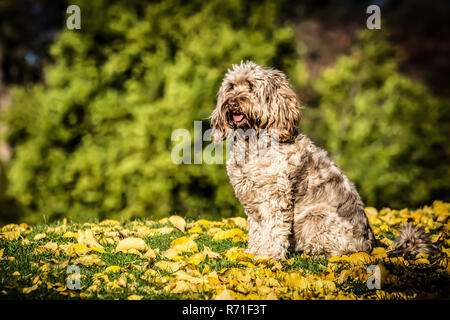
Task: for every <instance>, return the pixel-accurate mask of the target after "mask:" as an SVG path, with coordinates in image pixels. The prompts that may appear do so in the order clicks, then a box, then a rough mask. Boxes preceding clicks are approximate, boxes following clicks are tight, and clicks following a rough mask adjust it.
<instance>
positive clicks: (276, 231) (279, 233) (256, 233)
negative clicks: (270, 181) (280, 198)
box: [246, 201, 293, 259]
mask: <svg viewBox="0 0 450 320" xmlns="http://www.w3.org/2000/svg"><path fill="white" fill-rule="evenodd" d="M292 221H293V212H292V210H291V208H290V206H288V207H286V206H284V207H283V206H280V205H279V203H277V202H273V201H271V202H270V203H265V206H264V207H263V208H261V219H260V220H258V221H256V220H255V219H254V218H250V217H249V246H248V249H247V250H246V252H248V253H252V254H255V255H267V256H269V257H272V258H274V259H282V258H284V257H285V255H286V253H287V251H288V248H289V235H290V234H291V231H292Z"/></svg>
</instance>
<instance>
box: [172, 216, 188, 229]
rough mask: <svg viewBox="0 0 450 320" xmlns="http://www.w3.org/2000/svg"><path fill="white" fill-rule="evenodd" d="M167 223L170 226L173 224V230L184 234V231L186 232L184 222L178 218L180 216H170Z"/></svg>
mask: <svg viewBox="0 0 450 320" xmlns="http://www.w3.org/2000/svg"><path fill="white" fill-rule="evenodd" d="M169 222H170V223H171V224H173V226H174V227H175V228H177V229H178V230H180V231H181V232H185V230H186V220H184V219H183V218H182V217H180V216H170V217H169Z"/></svg>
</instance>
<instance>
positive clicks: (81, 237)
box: [77, 229, 103, 249]
mask: <svg viewBox="0 0 450 320" xmlns="http://www.w3.org/2000/svg"><path fill="white" fill-rule="evenodd" d="M77 239H78V243H81V244H84V245H85V246H86V247H88V248H94V247H95V248H102V249H103V246H102V245H101V244H99V243H98V242H97V240H96V239H95V234H94V232H93V231H92V230H90V229H87V230H84V231H83V230H79V231H78V238H77Z"/></svg>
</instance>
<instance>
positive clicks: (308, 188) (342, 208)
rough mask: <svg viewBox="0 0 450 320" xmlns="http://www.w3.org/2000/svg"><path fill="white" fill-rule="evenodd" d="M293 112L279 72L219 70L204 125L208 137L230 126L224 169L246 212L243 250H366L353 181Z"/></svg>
mask: <svg viewBox="0 0 450 320" xmlns="http://www.w3.org/2000/svg"><path fill="white" fill-rule="evenodd" d="M299 119H300V107H299V104H298V101H297V98H296V95H295V93H294V92H293V90H292V89H291V87H290V85H289V82H288V80H287V79H286V77H285V75H284V74H283V73H282V72H280V71H278V70H274V69H266V68H263V67H261V66H259V65H257V64H255V63H253V62H245V63H241V64H240V65H233V68H232V70H229V71H228V73H227V74H226V75H225V78H224V80H223V83H222V85H221V87H220V89H219V93H218V99H217V106H216V108H215V110H214V111H213V113H212V115H211V125H212V128H213V129H214V130H213V140H214V141H215V142H217V141H220V140H223V139H225V138H230V137H231V134H232V133H233V132H236V130H237V131H238V134H237V135H234V136H233V139H234V142H233V151H232V154H233V157H232V158H231V159H230V160H229V161H227V172H228V175H229V178H230V181H231V184H232V185H233V188H234V191H235V194H236V196H237V197H238V199H239V200H240V201H241V203H242V205H243V206H244V209H245V212H246V214H247V216H248V223H249V242H248V249H247V252H249V253H253V254H258V255H269V256H271V257H273V258H276V259H280V258H283V257H284V256H285V255H286V253H287V250H288V248H289V246H290V244H293V245H294V248H295V250H297V251H304V252H306V253H308V254H312V255H315V254H326V255H327V256H334V255H338V256H340V255H343V254H349V253H353V252H358V251H366V252H370V251H371V250H372V248H373V247H374V246H375V245H376V239H375V237H374V234H373V231H372V229H371V227H370V225H369V222H368V219H367V216H366V214H365V212H364V204H363V202H362V201H361V198H360V196H359V194H358V192H357V191H356V188H355V187H354V185H353V184H352V183H351V182H350V181H349V180H348V178H347V177H346V176H345V175H344V174H343V173H342V172H341V171H340V170H339V168H338V167H337V166H336V164H335V163H334V162H333V161H332V160H331V159H330V158H329V157H328V156H327V153H326V152H325V151H324V150H322V149H320V148H319V147H317V146H315V145H314V144H313V143H312V142H311V140H310V139H309V138H307V137H306V136H305V135H303V134H301V133H298V131H297V129H296V126H297V123H298V122H299ZM249 129H250V130H249ZM244 131H245V133H244V134H243V132H244ZM249 131H251V132H253V133H254V136H253V138H254V137H257V139H258V140H259V141H266V143H267V145H268V147H267V148H266V149H265V152H264V153H263V155H264V156H263V157H251V156H250V153H251V152H250V150H252V146H251V145H252V141H253V142H254V141H255V140H254V139H252V136H251V134H246V133H247V132H249ZM239 132H240V133H239ZM277 142H279V143H277ZM237 155H241V158H238V157H237ZM242 155H244V156H245V158H242ZM247 158H249V160H248V161H247V160H246V159H247ZM239 159H240V160H239ZM242 160H243V161H242Z"/></svg>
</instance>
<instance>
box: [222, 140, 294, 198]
mask: <svg viewBox="0 0 450 320" xmlns="http://www.w3.org/2000/svg"><path fill="white" fill-rule="evenodd" d="M243 147H245V145H244V144H238V145H236V146H235V148H234V151H233V154H232V157H231V159H230V160H229V161H228V162H227V172H228V176H229V178H230V182H231V184H232V185H233V188H234V191H235V194H236V196H237V197H238V199H239V200H240V201H241V203H242V204H243V205H244V207H246V206H248V205H255V204H261V203H264V202H266V201H268V200H269V195H274V194H279V195H283V196H286V197H287V196H289V195H290V194H291V182H290V181H289V178H288V177H289V165H288V161H287V156H286V152H284V151H285V150H283V149H281V150H280V149H271V148H268V149H267V150H266V152H265V153H264V154H261V155H259V156H254V157H249V153H248V152H245V155H246V157H245V159H244V158H243V157H241V158H239V156H240V155H242V154H244V153H243V149H242V148H243ZM247 147H248V145H247ZM247 150H248V149H247Z"/></svg>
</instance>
